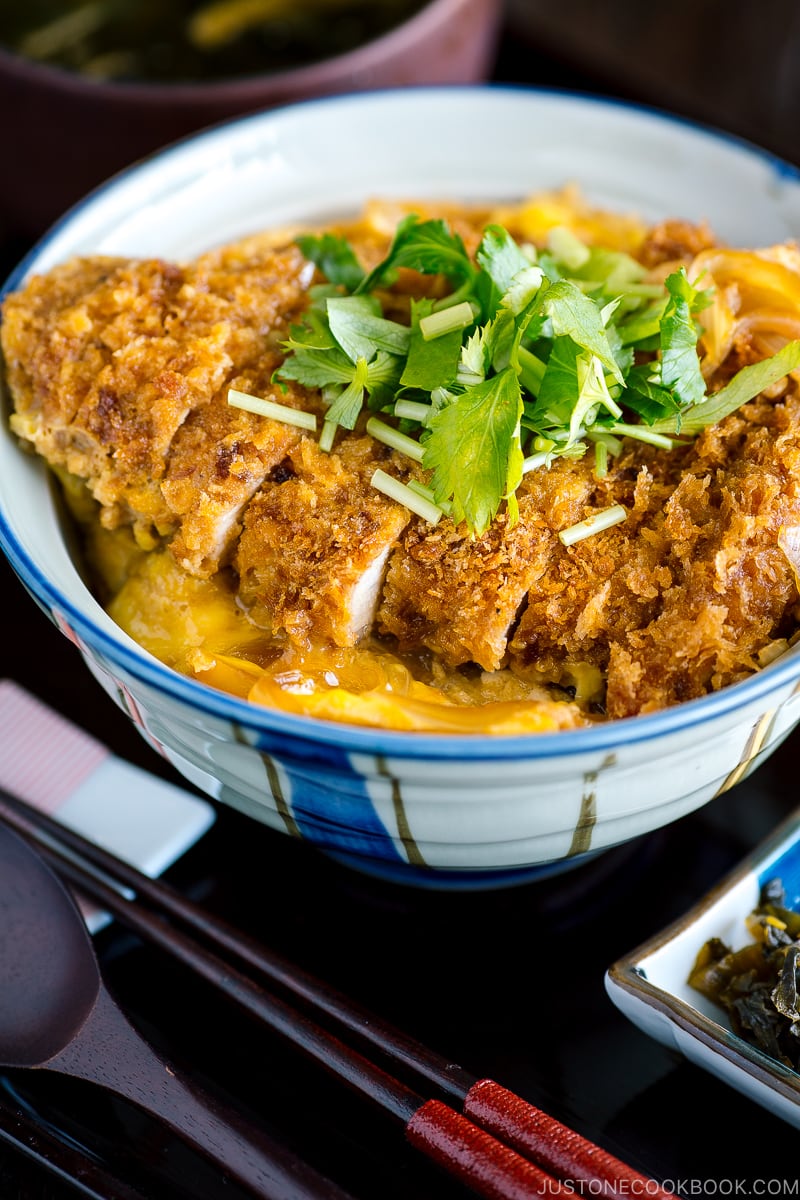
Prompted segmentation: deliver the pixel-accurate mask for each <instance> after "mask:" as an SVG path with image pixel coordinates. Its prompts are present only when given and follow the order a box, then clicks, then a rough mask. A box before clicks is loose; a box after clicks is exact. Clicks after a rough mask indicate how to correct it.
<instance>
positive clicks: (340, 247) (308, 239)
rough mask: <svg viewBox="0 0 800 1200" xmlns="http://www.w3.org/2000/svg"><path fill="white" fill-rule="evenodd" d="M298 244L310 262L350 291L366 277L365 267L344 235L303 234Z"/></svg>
mask: <svg viewBox="0 0 800 1200" xmlns="http://www.w3.org/2000/svg"><path fill="white" fill-rule="evenodd" d="M296 242H297V245H298V246H299V247H300V249H301V251H302V252H303V254H304V255H305V257H306V258H307V259H309V260H310V262H313V263H314V265H315V266H316V267H318V268H319V270H320V271H321V272H322V274H323V275H324V276H325V278H326V279H328V280H329V281H330V282H331V283H334V284H338V285H340V286H341V287H343V288H344V289H345V291H348V292H354V291H355V289H356V288H357V287H358V285H359V284H360V283H361V280H362V279H363V278H364V268H363V267H362V266H361V264H360V262H359V261H358V259H357V258H356V255H355V251H354V250H353V247H352V246H351V245H350V243H349V242H348V241H347V240H346V239H345V238H343V237H339V236H338V235H337V234H334V233H323V234H322V235H321V236H319V237H318V236H317V235H316V234H302V235H301V236H300V237H298V238H297V239H296Z"/></svg>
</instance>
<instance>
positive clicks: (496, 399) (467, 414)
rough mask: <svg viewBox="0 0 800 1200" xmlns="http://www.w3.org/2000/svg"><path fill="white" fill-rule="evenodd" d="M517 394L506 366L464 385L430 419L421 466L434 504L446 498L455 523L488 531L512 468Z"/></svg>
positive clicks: (511, 372)
mask: <svg viewBox="0 0 800 1200" xmlns="http://www.w3.org/2000/svg"><path fill="white" fill-rule="evenodd" d="M521 416H522V393H521V391H520V386H519V380H518V379H517V376H516V373H515V372H514V370H513V369H512V368H511V367H507V368H506V369H505V370H503V371H501V372H499V374H497V375H493V376H491V377H490V378H489V379H486V380H485V381H484V382H483V383H479V384H477V385H476V386H475V387H471V388H467V389H466V390H465V391H464V392H463V393H462V394H461V395H460V396H456V397H455V399H454V400H453V402H452V403H451V404H448V405H447V406H446V407H444V408H442V409H440V410H439V412H437V413H436V414H435V416H433V417H431V418H430V423H429V427H428V430H427V431H426V433H424V434H423V436H422V442H423V446H424V454H423V459H422V465H423V466H424V467H426V468H428V469H430V470H432V471H433V480H432V486H433V491H434V496H435V498H436V502H437V503H441V502H442V501H446V500H450V501H451V503H452V506H453V507H452V516H453V521H454V522H455V524H456V525H458V524H460V523H461V522H462V521H465V522H466V523H467V526H468V528H469V529H470V531H471V532H472V533H474V534H478V535H480V534H482V533H484V532H485V531H486V529H488V527H489V525H490V524H491V522H492V520H493V519H494V517H495V514H496V513H497V510H498V508H499V506H500V502H501V500H502V499H503V496H504V495H505V494H506V492H507V491H508V480H509V477H510V475H511V476H512V477H513V475H514V473H515V470H516V462H517V460H516V457H515V443H516V447H517V448H518V444H519V422H520V417H521Z"/></svg>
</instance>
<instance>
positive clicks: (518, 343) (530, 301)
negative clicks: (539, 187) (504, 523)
mask: <svg viewBox="0 0 800 1200" xmlns="http://www.w3.org/2000/svg"><path fill="white" fill-rule="evenodd" d="M299 245H300V247H301V249H302V250H303V252H304V253H305V254H306V256H307V257H309V258H310V259H311V260H312V261H313V262H314V263H315V264H316V266H317V267H318V268H319V270H320V272H321V273H322V274H323V275H324V276H325V278H326V280H327V283H326V285H323V286H322V287H318V288H315V289H313V290H312V300H311V304H310V306H309V309H308V311H307V313H306V314H305V316H304V319H303V322H302V323H301V324H300V325H298V326H295V327H293V328H292V330H291V331H290V337H289V338H288V340H287V341H286V342H285V343H284V348H285V350H286V351H287V357H286V359H285V361H284V363H283V364H282V366H281V367H279V368H278V370H277V371H276V372H275V377H276V379H277V380H278V381H281V380H288V379H292V380H296V381H297V382H298V383H301V384H303V385H305V386H308V387H313V388H319V389H320V390H321V392H322V397H323V400H324V401H325V402H326V403H327V404H328V406H329V407H328V409H327V412H326V414H325V421H324V425H323V437H322V443H321V444H324V447H326V448H330V446H331V445H332V444H333V440H334V434H335V430H336V427H337V426H342V427H344V428H346V429H353V428H354V427H355V425H356V422H357V421H358V418H359V416H360V414H361V412H362V410H363V409H364V407H365V406H366V407H368V408H369V409H370V410H371V411H372V412H373V413H381V414H383V415H388V416H389V417H390V418H391V419H392V420H394V421H395V422H397V424H396V425H391V424H389V423H388V422H386V421H384V420H383V419H380V420H378V419H377V418H375V417H373V418H371V422H370V423H371V425H372V428H373V429H378V431H379V433H380V436H381V440H384V441H388V442H389V444H391V445H394V446H395V448H397V449H401V450H402V451H403V452H404V453H407V454H409V455H410V456H411V457H412V458H414V459H416V460H417V461H420V462H421V463H422V466H423V467H425V468H427V469H429V470H430V471H431V472H432V476H431V480H430V485H429V490H430V495H431V497H432V503H433V505H434V506H436V507H437V508H438V509H440V510H442V511H445V512H447V513H448V514H449V515H451V516H452V519H453V520H454V522H455V523H456V524H460V523H461V522H464V523H465V524H466V526H467V528H468V530H469V531H470V533H472V534H476V535H479V534H481V533H483V532H484V531H485V530H486V529H487V528H488V526H489V525H490V524H491V522H492V521H493V519H494V517H495V516H496V515H497V512H498V510H499V508H500V506H501V504H502V503H503V501H505V502H506V504H507V507H508V518H509V521H511V522H513V521H514V520H515V519H516V516H517V502H516V490H517V488H518V486H519V483H520V481H521V479H522V477H523V474H524V473H525V472H527V471H529V470H537V469H542V468H544V469H546V468H547V467H548V466H549V465H550V464H551V463H552V462H553V460H554V459H556V458H558V457H561V456H568V457H579V456H581V455H582V454H584V453H585V452H586V451H587V450H588V449H591V450H592V453H593V456H594V459H595V469H596V471H597V473H598V476H599V477H602V476H603V475H604V474H605V473H606V472H607V470H608V460H609V457H612V458H613V456H614V455H615V454H618V453H619V452H620V450H621V447H622V442H621V440H620V439H621V438H623V437H624V438H636V439H639V440H641V441H643V442H648V443H650V444H652V445H655V446H657V447H661V448H664V449H669V448H671V447H672V446H673V445H674V439H675V438H680V437H683V438H686V437H693V436H696V435H697V434H698V433H699V432H700V431H701V430H702V429H703V428H705V427H706V426H707V425H712V424H716V423H717V422H718V421H720V420H722V419H723V417H725V416H727V415H728V414H729V413H731V412H734V411H735V410H736V409H737V408H739V407H740V406H741V405H742V404H745V403H746V402H747V401H749V400H752V399H753V398H754V397H755V396H756V395H758V394H759V393H760V392H762V391H763V390H764V389H765V388H767V387H769V386H771V385H772V384H774V383H776V382H777V381H778V380H779V379H781V378H782V377H783V376H785V375H787V374H789V373H790V372H792V371H794V370H796V369H797V368H798V367H800V340H798V341H794V342H790V343H788V344H787V345H786V346H785V347H784V348H783V349H782V350H781V351H779V352H778V353H777V354H775V355H774V356H773V357H772V358H769V359H765V360H764V361H763V362H760V363H756V364H754V365H752V366H748V367H744V368H742V370H740V371H739V372H738V373H737V374H736V375H735V376H734V377H733V379H731V380H730V382H729V383H727V384H726V385H725V387H723V388H722V389H721V390H719V391H718V392H716V393H714V394H712V395H708V394H707V392H706V384H705V380H704V379H703V375H702V372H701V369H700V360H699V357H698V353H697V341H698V337H699V334H700V325H699V323H698V320H697V314H698V313H699V312H701V311H702V309H703V308H704V307H706V305H707V304H709V303H710V302H711V291H710V289H701V288H698V287H696V286H695V285H694V284H692V283H691V282H690V280H689V279H688V277H687V275H686V272H685V270H684V269H683V268H681V269H680V270H678V271H676V272H674V273H673V274H672V275H670V276H669V277H668V278H667V279H666V281H665V283H664V284H663V285H659V284H653V283H651V282H649V281H647V280H646V279H645V271H644V268H643V267H642V266H641V265H640V264H639V263H637V262H636V261H635V260H634V259H632V258H630V257H629V256H627V255H625V254H621V253H618V252H615V251H609V250H604V249H601V248H596V247H588V246H585V245H584V244H583V243H582V242H580V241H579V240H578V239H577V238H576V237H575V236H574V234H572V233H570V232H568V231H564V230H562V231H555V232H554V234H553V235H552V236H551V238H550V239H549V243H548V246H547V248H546V249H545V250H543V251H541V252H540V253H538V254H537V253H536V252H535V251H533V250H532V249H530V248H528V247H525V248H523V247H521V246H519V245H518V244H517V243H516V242H515V241H514V239H513V238H512V237H511V235H510V234H509V233H508V231H507V230H505V229H503V228H502V227H501V226H498V225H491V226H488V227H487V228H486V229H485V230H484V234H483V237H482V240H481V243H480V246H479V248H478V250H477V253H476V255H475V259H474V260H473V259H472V258H471V257H470V256H469V254H468V253H467V250H466V248H465V246H464V244H463V242H462V240H461V238H460V237H459V236H458V235H456V234H453V233H451V232H450V230H449V229H448V228H447V226H446V224H445V223H444V222H443V221H440V220H428V221H421V220H419V218H417V217H416V216H414V215H413V214H412V215H409V216H408V217H406V218H405V219H404V220H403V221H401V222H400V224H399V225H398V227H397V230H396V233H395V236H394V239H393V241H392V244H391V246H390V248H389V250H388V253H387V255H386V257H385V258H384V259H383V261H382V262H380V263H379V264H378V265H377V266H376V267H374V268H373V269H372V270H371V271H369V272H366V271H365V270H364V269H363V268H362V267H361V265H360V264H359V262H358V259H357V257H356V254H355V253H354V251H353V249H352V247H351V246H350V244H349V243H348V242H347V241H346V240H345V239H344V238H341V237H339V236H338V235H334V234H324V235H322V236H321V237H310V236H307V237H303V238H300V239H299ZM401 268H408V269H411V270H415V271H418V272H421V273H422V274H425V275H435V276H438V277H440V279H441V281H442V289H441V290H442V291H444V292H445V294H444V295H443V296H442V298H440V299H437V300H433V299H430V298H425V299H419V300H412V301H411V308H410V322H409V324H408V325H406V324H401V323H398V322H397V321H394V320H390V319H388V318H387V317H386V316H385V315H384V308H383V298H385V291H386V289H387V288H390V287H391V286H392V284H393V283H394V282H395V280H396V278H397V273H398V271H399V270H400V269H401ZM370 423H368V424H370ZM392 430H396V432H397V435H398V436H397V437H396V438H392V437H391V432H392ZM387 431H388V433H387ZM614 519H615V520H616V519H621V517H620V514H619V513H617V512H616V511H615V512H614Z"/></svg>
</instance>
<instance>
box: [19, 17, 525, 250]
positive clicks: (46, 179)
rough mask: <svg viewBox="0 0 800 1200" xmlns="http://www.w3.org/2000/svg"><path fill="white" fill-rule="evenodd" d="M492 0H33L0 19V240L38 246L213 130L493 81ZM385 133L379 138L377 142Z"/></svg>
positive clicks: (495, 32) (495, 24)
mask: <svg viewBox="0 0 800 1200" xmlns="http://www.w3.org/2000/svg"><path fill="white" fill-rule="evenodd" d="M503 9H504V3H503V0H70V2H69V3H67V4H64V3H56V2H55V0H32V2H31V3H29V4H25V5H3V6H2V11H1V12H0V109H1V110H2V111H3V112H4V113H6V114H9V113H13V114H14V118H13V120H4V122H3V127H2V134H1V135H0V150H1V151H2V155H3V159H4V161H5V162H6V164H10V163H13V171H10V172H8V178H7V181H6V185H5V186H4V187H3V189H2V190H1V191H0V235H2V234H3V233H5V234H6V235H21V236H23V237H25V236H37V235H38V234H40V233H41V232H42V231H43V230H44V229H45V228H46V227H47V226H48V225H49V224H50V223H51V222H52V221H53V220H55V219H56V218H57V217H58V216H60V215H61V213H62V212H63V211H64V210H65V209H66V208H68V207H69V206H70V205H71V204H73V203H74V202H75V201H77V200H78V199H79V198H80V197H81V196H83V195H84V194H85V193H86V192H87V191H88V190H89V189H90V188H92V187H94V186H95V185H97V184H99V183H100V182H101V181H102V180H104V179H106V178H107V177H108V176H110V175H111V174H113V173H114V172H116V171H118V170H119V169H121V168H123V167H125V166H128V165H129V164H130V163H132V162H134V161H135V160H137V159H139V158H141V157H142V156H144V155H146V154H149V153H150V152H151V151H154V150H156V149H159V148H161V147H162V146H165V145H167V144H168V143H170V142H172V141H174V140H176V139H178V138H181V137H183V136H185V135H186V134H189V133H191V132H193V131H195V130H198V129H200V128H203V127H205V126H208V125H211V124H214V123H216V122H218V121H222V120H225V119H228V118H230V117H234V116H237V115H239V114H242V113H248V112H253V111H255V110H257V109H260V108H265V107H271V106H274V105H280V104H285V103H287V102H293V101H298V100H305V99H309V98H313V97H320V96H325V95H329V94H332V93H341V92H355V91H365V90H369V89H372V88H376V87H380V88H385V87H393V86H405V85H407V84H461V83H467V84H469V83H476V82H481V81H483V80H485V79H486V78H487V76H488V74H489V72H490V71H491V68H492V65H493V62H494V54H495V49H496V44H497V40H498V37H499V33H500V24H501V19H502V15H503ZM388 135H389V131H387V136H388Z"/></svg>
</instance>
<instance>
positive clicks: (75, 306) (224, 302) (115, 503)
mask: <svg viewBox="0 0 800 1200" xmlns="http://www.w3.org/2000/svg"><path fill="white" fill-rule="evenodd" d="M308 279H309V271H308V264H306V263H305V262H304V260H303V259H302V256H301V255H300V254H299V251H298V250H297V249H296V248H294V247H290V248H287V249H284V250H269V251H266V252H265V253H264V255H263V256H262V257H261V259H256V260H250V261H249V262H248V263H243V262H241V261H239V259H238V258H237V256H236V255H235V254H233V253H228V254H226V253H223V252H220V253H217V254H215V255H208V256H205V257H204V258H202V259H200V260H198V262H197V263H195V264H193V265H191V266H187V267H181V266H177V265H175V264H168V263H164V262H161V261H160V260H146V261H136V262H124V261H120V260H113V259H100V260H97V259H88V260H84V261H82V262H72V263H68V264H66V265H65V266H63V267H59V268H56V270H54V271H53V272H51V273H49V274H48V275H47V276H45V277H42V278H38V279H33V280H31V281H30V282H29V283H28V284H27V285H26V287H25V288H24V289H23V290H22V291H21V292H19V293H16V294H14V295H11V296H9V297H8V298H7V299H6V301H5V304H4V307H3V314H2V315H3V325H2V349H3V353H4V356H5V360H6V364H7V371H8V382H9V386H10V388H11V391H12V393H13V395H14V399H15V406H16V411H17V415H16V417H15V418H14V429H15V432H17V433H18V434H19V435H20V436H21V437H23V438H25V439H27V440H28V441H30V442H32V444H33V445H34V447H35V448H36V450H37V451H38V452H39V453H40V454H42V455H44V457H45V458H47V459H48V460H49V461H50V462H51V463H52V464H54V465H58V466H61V467H64V468H66V470H68V471H70V472H71V473H73V474H75V475H78V476H80V477H82V478H84V479H85V480H86V481H87V484H88V486H89V488H90V490H91V491H92V493H93V494H94V496H95V497H96V498H97V500H98V501H99V503H100V505H101V509H102V520H103V521H104V523H105V524H106V525H108V526H109V527H114V526H115V525H118V524H120V523H127V522H130V523H132V524H133V525H134V526H135V527H136V529H137V532H140V533H141V534H142V535H143V536H145V537H148V538H149V537H151V536H152V534H153V532H154V531H155V532H156V533H159V532H161V531H164V530H170V529H172V528H173V527H174V524H175V520H174V516H175V514H174V513H172V512H171V511H170V508H169V505H168V504H167V503H166V502H165V499H164V496H163V494H162V492H161V489H160V486H159V484H160V480H161V479H162V478H163V476H164V473H165V471H166V469H167V461H168V456H169V451H170V448H171V445H172V442H173V439H174V437H175V434H176V432H177V431H178V429H180V427H181V425H182V424H183V422H184V421H185V419H186V417H187V416H188V415H189V413H190V412H193V411H195V410H197V409H199V408H201V407H202V406H204V405H206V404H208V403H209V402H210V401H211V400H212V398H213V397H215V396H217V395H219V393H220V391H221V389H222V388H223V385H224V384H225V383H226V381H227V380H228V379H229V378H230V377H231V376H232V375H234V374H235V373H237V372H239V371H241V370H243V369H245V368H247V367H248V366H251V365H252V364H255V363H258V361H259V359H260V358H261V357H262V356H263V354H264V351H265V345H266V341H267V339H268V338H269V337H270V336H271V335H272V333H273V331H274V330H275V329H276V328H277V327H280V328H281V329H285V322H286V320H287V319H288V318H289V317H290V316H291V315H292V313H294V312H295V311H297V309H298V307H299V306H300V305H301V304H302V303H303V302H304V298H305V287H306V284H307V282H308Z"/></svg>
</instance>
